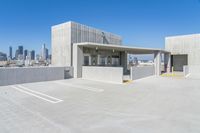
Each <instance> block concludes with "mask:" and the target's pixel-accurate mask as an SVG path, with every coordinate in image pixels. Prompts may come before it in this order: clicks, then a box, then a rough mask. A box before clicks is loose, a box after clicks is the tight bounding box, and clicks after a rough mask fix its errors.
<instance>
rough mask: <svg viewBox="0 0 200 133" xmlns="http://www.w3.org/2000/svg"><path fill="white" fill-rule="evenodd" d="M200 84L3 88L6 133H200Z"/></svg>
mask: <svg viewBox="0 0 200 133" xmlns="http://www.w3.org/2000/svg"><path fill="white" fill-rule="evenodd" d="M199 81H200V80H193V79H183V78H167V77H150V78H146V79H142V80H137V81H134V82H133V83H130V84H119V85H118V84H109V83H102V82H94V81H88V80H82V79H70V80H62V81H51V82H41V83H31V84H23V85H15V86H5V87H0V132H2V133H27V132H28V133H199V132H200V83H199Z"/></svg>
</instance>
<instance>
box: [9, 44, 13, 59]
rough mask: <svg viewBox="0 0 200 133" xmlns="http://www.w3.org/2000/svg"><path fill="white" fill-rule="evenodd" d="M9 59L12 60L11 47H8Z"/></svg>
mask: <svg viewBox="0 0 200 133" xmlns="http://www.w3.org/2000/svg"><path fill="white" fill-rule="evenodd" d="M9 58H10V59H12V58H13V57H12V47H11V46H10V47H9Z"/></svg>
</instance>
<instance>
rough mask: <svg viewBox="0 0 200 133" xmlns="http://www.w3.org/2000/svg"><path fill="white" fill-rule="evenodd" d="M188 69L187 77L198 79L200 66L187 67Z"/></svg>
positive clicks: (199, 77)
mask: <svg viewBox="0 0 200 133" xmlns="http://www.w3.org/2000/svg"><path fill="white" fill-rule="evenodd" d="M188 68H189V74H190V75H189V77H190V78H197V79H200V65H192V66H188Z"/></svg>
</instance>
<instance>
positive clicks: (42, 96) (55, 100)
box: [11, 85, 63, 103]
mask: <svg viewBox="0 0 200 133" xmlns="http://www.w3.org/2000/svg"><path fill="white" fill-rule="evenodd" d="M11 87H12V88H14V89H16V90H18V91H20V92H23V93H26V94H29V95H31V96H34V97H37V98H39V99H42V100H45V101H47V102H50V103H59V102H62V101H63V100H61V99H58V98H55V97H52V96H49V95H46V94H43V93H41V92H37V91H33V90H30V89H28V88H26V87H24V86H21V85H18V86H11ZM45 97H46V98H45ZM47 98H49V99H47ZM50 99H51V100H50Z"/></svg>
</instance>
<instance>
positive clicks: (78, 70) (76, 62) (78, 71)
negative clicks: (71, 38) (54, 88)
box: [73, 44, 83, 78]
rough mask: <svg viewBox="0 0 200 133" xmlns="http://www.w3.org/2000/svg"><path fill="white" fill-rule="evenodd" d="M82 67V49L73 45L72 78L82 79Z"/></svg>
mask: <svg viewBox="0 0 200 133" xmlns="http://www.w3.org/2000/svg"><path fill="white" fill-rule="evenodd" d="M82 65H83V48H82V47H81V46H78V45H77V44H74V45H73V68H74V78H81V77H82Z"/></svg>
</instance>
